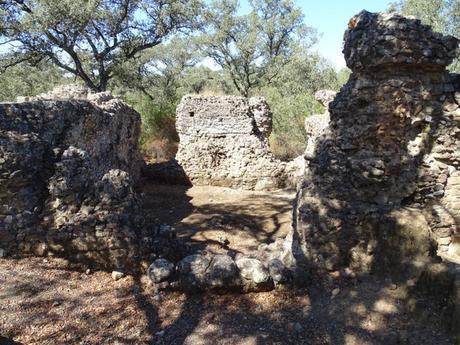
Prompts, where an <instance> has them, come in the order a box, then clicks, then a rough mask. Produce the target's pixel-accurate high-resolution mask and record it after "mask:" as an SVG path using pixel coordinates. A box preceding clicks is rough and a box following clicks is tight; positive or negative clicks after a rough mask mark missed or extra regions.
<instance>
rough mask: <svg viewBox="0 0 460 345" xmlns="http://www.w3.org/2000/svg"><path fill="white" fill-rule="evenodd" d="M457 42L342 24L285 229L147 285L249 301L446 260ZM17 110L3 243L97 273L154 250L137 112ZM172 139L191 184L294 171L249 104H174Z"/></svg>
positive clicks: (399, 22)
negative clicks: (283, 288)
mask: <svg viewBox="0 0 460 345" xmlns="http://www.w3.org/2000/svg"><path fill="white" fill-rule="evenodd" d="M457 45H458V41H457V40H456V39H454V38H452V37H444V36H442V35H440V34H437V33H433V32H432V31H431V29H430V28H429V27H427V26H424V25H421V24H420V22H419V21H417V20H414V19H408V18H404V17H401V16H398V15H394V14H372V13H369V12H365V11H363V12H362V13H360V14H359V15H358V16H356V17H355V18H353V19H352V21H350V27H349V29H348V30H347V32H346V33H345V47H344V52H345V57H346V60H347V64H348V66H349V67H350V68H351V69H352V71H353V73H352V75H351V76H350V79H349V81H348V82H347V84H346V85H344V86H343V88H342V89H341V91H340V92H339V93H338V94H337V96H336V97H335V99H334V100H333V101H332V102H330V100H331V97H332V94H326V93H325V94H318V95H317V98H318V99H320V100H322V102H323V104H324V105H326V107H327V105H329V107H328V108H329V112H326V114H323V115H318V116H316V117H311V118H308V119H307V120H306V130H307V133H309V134H310V137H311V138H310V139H309V144H308V145H307V150H306V154H305V159H306V164H305V165H304V166H305V167H306V168H305V171H304V173H303V174H304V176H303V181H302V183H301V185H300V186H299V189H298V196H297V200H296V203H295V205H294V224H293V231H292V233H291V234H290V235H289V236H288V237H287V238H286V239H285V240H281V239H280V240H277V241H276V242H275V243H272V244H262V245H261V246H260V248H259V250H258V252H257V253H255V254H254V255H253V257H238V258H231V257H230V256H228V255H224V256H222V255H221V256H212V255H210V254H209V253H208V254H194V255H189V256H186V257H184V258H182V259H181V260H180V261H178V263H177V265H175V264H174V263H171V262H168V261H167V260H165V259H158V260H156V261H155V262H154V264H152V266H151V267H150V269H149V274H150V275H151V277H152V280H153V281H155V282H156V283H161V284H163V285H164V286H176V285H174V284H176V283H177V284H179V285H181V284H182V286H183V287H185V285H187V284H188V285H190V286H192V287H195V288H199V289H205V288H209V287H210V288H219V289H221V288H225V287H238V288H242V289H243V290H245V291H250V290H260V289H268V288H272V287H273V286H276V285H277V284H279V283H283V282H286V281H291V279H292V278H294V279H299V278H300V279H302V278H304V277H306V276H308V274H306V273H305V270H307V269H309V268H310V267H311V266H314V267H317V268H322V269H326V270H337V269H342V268H350V269H352V270H353V271H361V272H363V271H364V272H368V271H373V270H374V271H375V270H377V269H379V268H383V269H384V270H385V268H386V269H391V268H392V267H393V265H395V266H397V265H399V264H401V263H403V262H405V261H412V260H413V259H414V258H416V257H418V256H425V257H426V256H429V255H432V254H433V253H432V251H433V250H438V252H439V253H440V254H442V255H451V256H456V255H457V256H458V255H459V248H458V245H459V243H458V238H459V221H460V220H459V214H460V167H459V165H460V156H459V155H460V134H459V133H460V125H459V122H460V109H459V104H460V77H459V76H457V75H453V74H449V73H448V72H447V71H446V66H447V65H448V64H449V63H450V62H451V61H452V59H453V58H454V57H455V56H456V54H457ZM324 96H326V97H324ZM60 98H65V99H66V100H60ZM22 101H23V102H19V103H6V104H1V105H0V126H1V128H2V131H1V132H0V173H1V174H0V205H1V208H0V240H1V241H0V242H1V243H2V244H1V247H2V248H3V249H6V250H7V251H8V252H12V253H13V252H22V253H33V254H38V255H45V254H47V253H49V254H52V255H63V256H67V257H69V258H70V259H71V260H73V261H85V260H86V261H87V262H90V263H92V264H93V265H94V266H101V267H115V266H119V267H124V266H132V265H135V264H136V263H137V262H138V261H139V260H140V259H141V258H142V257H143V254H144V252H145V253H147V254H150V253H151V252H152V250H151V246H150V244H151V243H150V242H151V240H152V239H151V238H150V237H149V236H148V235H147V236H146V234H145V229H146V228H147V227H145V226H144V225H145V224H144V215H143V213H142V210H141V207H140V202H139V199H138V196H137V194H136V193H135V190H134V184H135V183H136V181H137V180H138V177H139V173H140V167H141V165H142V161H141V158H140V156H139V152H138V147H137V142H138V138H139V127H140V118H139V115H138V114H137V113H136V112H134V111H133V110H132V109H131V108H129V107H128V106H126V105H125V104H124V103H123V102H121V101H120V100H118V99H116V98H113V97H112V96H110V95H109V94H107V93H102V94H95V95H93V94H88V92H87V90H84V89H79V90H75V89H72V88H70V89H66V88H61V89H59V90H56V91H55V92H52V93H51V94H48V95H41V96H39V97H37V98H33V99H23V100H22ZM329 102H330V103H329ZM177 129H178V133H179V136H180V140H181V142H180V146H179V152H178V154H177V162H178V163H179V164H180V166H181V167H182V169H183V171H185V174H186V175H187V177H188V178H189V179H190V180H191V182H192V183H194V184H214V185H222V186H228V187H233V188H245V189H271V188H279V187H283V186H285V184H286V181H288V180H289V178H290V177H292V176H293V174H294V173H293V172H295V169H298V162H295V164H292V162H291V163H283V162H280V161H278V160H276V159H275V158H274V157H273V155H272V154H271V153H270V151H269V148H268V136H269V134H270V131H271V114H270V111H269V108H268V105H267V104H266V102H265V101H264V100H263V99H262V98H260V97H256V98H251V99H246V98H242V97H236V96H225V97H204V96H186V97H184V99H183V100H182V102H181V103H180V105H179V107H178V109H177ZM175 166H176V167H177V166H178V165H175ZM172 174H175V173H172ZM304 263H306V266H303V264H304ZM224 273H225V274H224Z"/></svg>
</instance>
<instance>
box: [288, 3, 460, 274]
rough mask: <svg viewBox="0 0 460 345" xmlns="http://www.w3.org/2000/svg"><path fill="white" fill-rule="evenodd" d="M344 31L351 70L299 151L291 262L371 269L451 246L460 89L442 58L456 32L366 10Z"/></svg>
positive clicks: (458, 190) (457, 190)
mask: <svg viewBox="0 0 460 345" xmlns="http://www.w3.org/2000/svg"><path fill="white" fill-rule="evenodd" d="M344 39H345V44H344V54H345V59H346V62H347V66H348V67H349V68H350V69H351V70H352V72H353V73H352V75H351V76H350V79H349V80H348V82H347V83H346V84H345V85H344V86H343V87H342V89H341V91H340V92H339V93H338V94H337V96H336V97H335V99H334V100H333V101H332V102H331V103H330V104H329V112H330V123H329V126H328V127H327V128H326V129H325V130H324V132H323V133H322V134H321V135H320V136H319V137H317V139H316V142H315V145H314V151H313V152H312V153H311V155H308V156H307V158H308V160H309V162H308V169H307V170H306V173H305V176H304V179H303V182H302V184H301V187H300V190H299V193H298V198H297V201H296V207H295V210H294V217H295V220H294V234H293V235H292V236H291V238H292V239H293V240H292V241H293V242H292V245H293V246H297V245H298V248H300V250H298V251H296V252H295V256H296V259H297V260H298V261H302V260H303V261H305V262H308V263H309V264H310V265H311V266H313V267H317V268H321V269H326V270H337V269H342V268H344V267H347V268H352V269H353V270H355V271H361V272H369V271H376V270H383V271H385V270H388V269H391V268H393V267H396V266H399V265H401V264H402V263H405V262H410V261H411V260H413V259H414V258H415V257H419V256H422V257H423V256H429V255H431V254H432V253H431V252H432V251H433V249H432V248H436V247H437V248H438V250H439V252H440V253H441V252H449V248H452V246H453V245H452V243H453V242H456V241H457V238H458V237H459V232H460V228H459V227H460V225H459V224H460V222H459V221H460V185H459V180H460V179H459V176H460V166H459V162H460V116H459V115H460V108H459V103H460V88H459V77H458V76H457V75H451V74H449V73H448V71H447V70H446V66H447V65H448V64H449V63H450V62H452V60H453V58H454V57H456V56H457V54H458V51H457V47H458V40H457V39H456V38H454V37H450V36H443V35H441V34H439V33H435V32H433V31H432V30H431V28H430V27H428V26H425V25H422V24H421V23H420V21H419V20H416V19H409V18H405V17H403V16H400V15H397V14H376V13H369V12H366V11H363V12H361V13H360V14H358V15H357V16H355V17H354V18H353V19H352V20H351V21H350V24H349V28H348V30H347V31H346V32H345V37H344ZM296 243H297V244H296ZM450 254H452V255H457V256H459V257H460V253H459V252H457V253H454V250H453V249H452V250H450Z"/></svg>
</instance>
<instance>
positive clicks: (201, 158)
mask: <svg viewBox="0 0 460 345" xmlns="http://www.w3.org/2000/svg"><path fill="white" fill-rule="evenodd" d="M176 127H177V132H178V134H179V138H180V142H179V149H178V152H177V155H176V160H177V162H178V164H179V165H180V166H181V167H182V169H183V170H184V172H185V174H186V175H187V177H188V179H189V180H190V182H191V183H192V184H194V185H215V186H224V187H232V188H242V189H249V190H254V189H255V190H267V189H276V188H282V187H286V185H287V184H290V183H291V180H292V175H293V174H294V172H295V170H296V167H295V163H291V164H286V163H284V162H281V161H279V160H278V159H276V158H275V157H274V155H273V154H272V153H271V152H270V149H269V145H268V137H269V135H270V133H271V129H272V114H271V111H270V108H269V106H268V104H267V103H266V101H265V99H264V98H262V97H252V98H249V99H247V98H244V97H238V96H191V95H190V96H185V97H184V98H183V99H182V101H181V102H180V104H179V106H178V107H177V116H176Z"/></svg>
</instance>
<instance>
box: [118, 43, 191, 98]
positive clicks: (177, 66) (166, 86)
mask: <svg viewBox="0 0 460 345" xmlns="http://www.w3.org/2000/svg"><path fill="white" fill-rule="evenodd" d="M196 51H197V49H196V46H195V45H194V43H193V40H190V39H188V40H185V39H183V38H178V37H175V38H174V39H172V40H171V41H170V42H168V43H162V44H160V45H158V46H157V47H155V48H153V49H148V50H145V51H144V52H143V53H142V54H140V56H139V58H137V59H135V60H134V61H129V62H125V63H124V64H122V65H121V66H120V67H119V68H118V69H117V71H116V77H117V78H116V79H117V81H118V83H119V84H121V85H123V86H124V87H127V88H130V89H133V90H139V91H141V92H142V93H143V94H144V95H145V96H147V97H148V98H149V99H150V100H152V101H158V98H161V99H162V101H166V102H169V103H175V102H177V100H178V97H180V96H179V95H178V89H179V88H180V86H181V79H182V76H183V75H184V74H185V71H186V70H188V69H190V68H191V67H193V66H195V65H196V64H197V63H198V61H199V56H198V54H197V53H196Z"/></svg>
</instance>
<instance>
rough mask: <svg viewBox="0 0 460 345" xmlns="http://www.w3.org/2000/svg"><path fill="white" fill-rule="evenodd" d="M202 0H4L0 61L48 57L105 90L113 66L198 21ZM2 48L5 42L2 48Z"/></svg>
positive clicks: (7, 64) (6, 64)
mask: <svg viewBox="0 0 460 345" xmlns="http://www.w3.org/2000/svg"><path fill="white" fill-rule="evenodd" d="M201 6H202V4H201V0H3V1H0V17H1V21H0V23H1V24H0V44H2V45H4V46H6V47H7V49H8V51H9V54H8V55H7V56H4V57H3V58H2V59H1V63H0V66H1V67H3V68H8V67H10V66H14V65H16V64H18V63H21V62H25V61H26V62H29V63H31V64H36V63H38V62H41V61H44V60H46V61H49V62H51V63H53V64H54V65H56V66H58V67H59V68H61V69H63V70H64V71H66V72H67V73H70V74H72V75H75V76H77V77H78V78H80V79H81V80H82V81H83V82H84V83H85V84H86V85H87V86H88V87H89V88H91V89H93V90H95V91H104V90H106V89H107V85H108V82H109V80H110V79H112V78H113V76H114V71H115V70H116V69H117V68H118V67H119V66H120V65H121V64H123V63H125V62H126V61H130V60H132V59H134V58H135V57H136V56H138V54H140V53H141V52H143V51H145V50H147V49H150V48H152V47H155V46H157V45H158V44H160V43H161V42H163V41H164V40H166V39H168V38H169V37H170V36H171V35H173V34H174V33H176V32H178V31H181V32H188V31H190V30H192V29H194V28H195V27H196V26H197V25H199V23H198V21H199V15H200V13H201V12H202V11H201ZM4 49H5V48H4Z"/></svg>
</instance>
